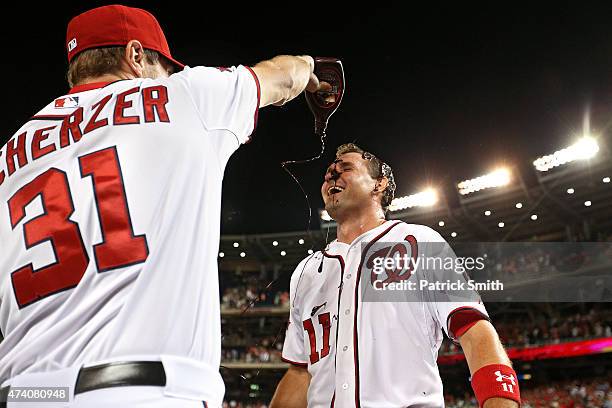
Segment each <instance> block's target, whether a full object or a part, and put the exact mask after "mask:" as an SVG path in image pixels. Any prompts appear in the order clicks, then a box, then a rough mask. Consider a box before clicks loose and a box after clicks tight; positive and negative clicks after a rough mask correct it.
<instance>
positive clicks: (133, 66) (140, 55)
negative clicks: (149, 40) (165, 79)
mask: <svg viewBox="0 0 612 408" xmlns="http://www.w3.org/2000/svg"><path fill="white" fill-rule="evenodd" d="M124 58H125V62H126V63H127V65H128V67H129V69H130V71H131V73H132V74H133V75H134V76H135V77H136V78H142V77H144V73H145V59H146V57H145V53H144V47H143V46H142V44H141V43H140V41H138V40H131V41H130V42H128V43H127V45H126V46H125V55H124Z"/></svg>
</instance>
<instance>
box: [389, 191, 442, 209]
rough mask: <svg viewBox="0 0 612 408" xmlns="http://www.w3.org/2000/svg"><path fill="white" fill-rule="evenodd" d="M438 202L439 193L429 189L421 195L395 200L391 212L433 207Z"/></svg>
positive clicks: (390, 207)
mask: <svg viewBox="0 0 612 408" xmlns="http://www.w3.org/2000/svg"><path fill="white" fill-rule="evenodd" d="M437 202H438V193H437V192H436V190H434V189H433V188H428V189H426V190H423V191H421V192H420V193H416V194H412V195H409V196H404V197H398V198H394V199H393V201H392V202H391V205H390V206H389V211H399V210H404V209H406V208H412V207H431V206H432V205H435V204H436V203H437Z"/></svg>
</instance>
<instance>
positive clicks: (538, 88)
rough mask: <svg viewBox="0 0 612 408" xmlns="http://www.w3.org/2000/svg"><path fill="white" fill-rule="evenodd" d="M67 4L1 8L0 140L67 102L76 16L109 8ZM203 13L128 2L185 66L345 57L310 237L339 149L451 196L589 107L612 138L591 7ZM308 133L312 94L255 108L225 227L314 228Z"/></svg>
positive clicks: (524, 159) (567, 136) (402, 190)
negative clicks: (68, 47)
mask: <svg viewBox="0 0 612 408" xmlns="http://www.w3.org/2000/svg"><path fill="white" fill-rule="evenodd" d="M72 3H76V2H70V3H68V2H64V3H61V2H53V4H52V5H49V6H46V7H44V8H41V7H40V6H38V5H37V6H33V5H31V4H30V5H26V4H24V5H22V6H18V7H21V9H17V10H16V11H13V7H11V11H10V12H8V11H6V13H5V14H4V19H3V24H2V28H1V31H0V32H1V34H2V38H3V40H4V41H3V47H2V48H3V54H4V57H3V61H2V70H3V71H4V75H3V77H4V81H3V88H4V98H3V99H4V103H3V108H2V110H1V115H2V122H1V123H2V127H1V129H2V132H1V134H2V136H0V141H1V142H2V144H3V143H4V142H5V141H6V140H7V139H8V138H9V137H10V136H11V135H12V134H13V133H14V132H15V131H16V130H17V129H18V128H19V126H20V125H21V124H22V123H23V122H24V121H25V120H27V118H29V117H30V116H31V115H32V114H34V113H35V112H36V111H37V110H39V109H40V108H41V107H43V106H44V105H46V104H47V103H49V102H50V101H51V100H52V99H54V98H55V97H57V96H60V95H63V94H65V93H66V92H67V84H66V82H65V79H64V78H65V70H66V67H67V63H66V57H65V48H64V40H65V38H64V37H65V28H66V24H67V23H68V21H69V19H70V18H71V17H72V16H74V15H76V14H78V13H79V12H82V11H85V10H86V9H89V8H92V7H94V6H98V5H101V4H108V3H102V2H91V3H87V2H78V4H72ZM201 3H202V5H201V6H199V7H198V8H197V9H194V8H193V7H194V6H193V3H191V2H188V3H187V2H182V3H181V2H165V3H155V2H125V3H123V4H126V5H133V6H139V7H143V8H146V9H148V10H149V11H151V12H153V14H155V15H156V16H157V18H158V19H159V21H160V23H161V25H162V27H163V28H164V31H165V33H166V36H167V38H168V41H169V43H170V47H171V49H172V53H173V55H174V57H175V58H177V59H179V60H181V61H183V62H185V63H186V64H188V65H191V66H195V65H211V66H228V65H238V64H248V65H254V64H255V63H256V62H258V61H260V60H262V59H267V58H271V57H273V56H274V55H277V54H310V55H313V56H314V55H322V56H335V57H338V58H340V59H341V60H342V62H343V64H344V68H345V75H346V81H347V82H346V88H347V90H346V93H345V95H344V100H343V102H342V105H341V107H340V109H339V110H338V111H337V112H336V114H335V115H334V116H333V117H332V118H331V120H330V124H329V127H328V135H329V137H328V145H329V148H328V150H327V151H326V154H325V157H324V159H323V160H321V161H318V162H316V163H313V164H309V165H305V166H298V167H296V168H295V173H296V174H297V176H298V177H299V178H300V179H301V180H302V182H303V184H304V187H305V188H306V190H307V191H308V192H309V193H310V195H311V201H312V204H313V207H314V208H313V215H314V217H315V227H316V225H317V224H316V223H317V221H316V209H317V208H318V207H319V206H320V205H321V203H322V201H321V198H320V197H319V193H318V191H319V187H320V183H321V181H322V174H323V171H324V168H325V166H326V165H327V163H328V162H329V160H330V159H331V157H332V155H333V152H334V150H335V147H336V146H337V145H339V144H341V143H344V142H348V141H354V142H357V143H358V144H360V145H362V146H363V147H364V148H366V149H367V150H370V151H372V152H373V153H374V154H376V155H378V156H380V157H381V158H383V159H384V160H385V161H387V162H388V163H389V164H390V165H391V166H392V167H393V169H394V173H395V177H396V181H397V183H398V190H397V193H398V194H399V195H406V194H411V193H414V192H417V191H419V190H421V189H422V188H424V187H425V186H427V185H432V186H436V187H441V188H442V189H443V191H446V190H447V191H448V192H452V186H453V183H454V182H456V181H458V180H460V179H464V178H471V177H475V176H478V175H481V174H483V173H485V172H487V171H489V170H491V169H492V168H493V167H495V166H496V165H499V164H502V163H505V164H509V165H518V166H520V167H521V168H524V170H525V171H529V164H530V162H531V161H532V160H533V159H534V158H536V157H537V156H539V155H542V154H547V153H550V152H552V151H554V150H557V149H559V148H562V147H564V146H566V145H567V144H569V143H571V142H572V141H573V140H574V139H575V136H576V134H578V133H580V132H581V129H582V122H583V116H584V114H585V112H586V111H590V112H591V127H592V129H593V130H594V131H595V132H600V133H603V134H607V133H606V130H607V129H606V127H607V125H608V122H610V119H612V18H610V17H611V16H612V10H605V9H602V8H599V9H595V8H594V7H591V6H588V5H584V3H582V2H580V3H579V2H574V3H573V6H563V5H560V4H558V3H556V4H555V5H554V7H550V6H548V7H546V6H538V7H539V8H534V7H535V6H533V5H527V4H526V5H524V6H521V7H519V6H517V5H516V3H506V5H500V4H496V5H495V7H493V6H481V5H473V6H466V5H465V2H464V4H462V7H461V8H450V7H448V6H446V5H444V6H443V3H441V2H438V3H436V5H434V6H431V7H430V8H428V9H424V8H415V6H402V7H401V8H400V7H399V6H398V7H392V6H389V7H380V8H371V7H369V8H365V7H364V8H359V9H355V8H354V7H352V8H350V9H349V8H343V7H341V6H339V5H338V6H327V5H326V6H325V8H324V9H319V10H318V9H316V6H315V4H317V3H315V2H309V3H306V2H304V3H303V11H302V12H301V13H299V14H298V13H297V11H296V10H295V9H293V8H290V9H287V8H286V6H287V4H288V3H286V2H285V3H284V6H282V7H280V6H279V7H278V8H276V9H272V8H271V7H270V8H265V7H264V6H262V5H257V4H256V3H252V4H251V5H250V6H243V5H240V3H237V2H215V5H214V6H213V7H212V8H211V7H210V5H209V4H207V3H211V2H201ZM330 3H331V2H330ZM368 3H372V2H368ZM380 3H381V4H382V3H383V2H380ZM224 4H227V6H224ZM262 4H263V3H262ZM296 4H297V3H296ZM372 4H373V3H372ZM406 4H409V3H406ZM511 6H512V7H511ZM245 7H246V8H245ZM312 128H313V120H312V115H311V113H310V111H309V110H308V108H307V106H306V103H305V101H304V98H303V97H302V96H301V97H299V98H298V99H296V100H295V101H293V102H291V103H289V104H288V105H286V106H284V107H282V108H276V107H267V108H264V109H262V110H261V111H260V115H259V126H258V128H257V131H256V134H255V138H254V140H253V141H252V142H251V143H250V144H248V145H247V146H244V147H242V148H241V149H240V150H239V151H238V152H236V153H235V154H234V156H233V157H232V159H231V160H230V162H229V164H228V167H227V170H226V174H225V182H224V194H223V214H222V216H223V218H222V232H223V233H256V232H262V233H263V232H280V231H293V230H303V229H304V228H305V226H306V214H307V208H306V204H305V201H304V197H303V195H302V193H301V191H300V189H299V187H298V186H297V185H296V184H295V183H294V182H293V181H292V179H291V178H290V177H289V176H288V175H287V174H286V173H285V172H284V171H283V170H282V169H281V168H280V165H279V163H280V162H281V161H283V160H287V159H298V158H306V157H309V156H312V155H314V154H316V153H318V151H319V149H320V147H319V143H318V140H317V138H315V136H314V135H313V132H312Z"/></svg>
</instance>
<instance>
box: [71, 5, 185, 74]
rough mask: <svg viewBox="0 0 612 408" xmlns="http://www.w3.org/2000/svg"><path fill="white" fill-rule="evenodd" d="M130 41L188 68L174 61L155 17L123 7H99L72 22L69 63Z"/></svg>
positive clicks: (144, 11)
mask: <svg viewBox="0 0 612 408" xmlns="http://www.w3.org/2000/svg"><path fill="white" fill-rule="evenodd" d="M131 40H138V41H140V43H141V44H142V46H143V47H144V48H147V49H150V50H153V51H157V52H158V53H160V54H161V55H163V56H164V57H166V58H167V59H168V60H170V61H171V62H172V63H174V64H175V65H177V66H178V67H179V68H180V69H183V67H184V66H185V64H181V63H180V62H178V61H177V60H175V59H174V58H172V55H171V54H170V48H169V47H168V42H167V41H166V36H165V35H164V32H163V31H162V29H161V27H160V26H159V23H158V22H157V19H156V18H155V17H154V16H153V14H151V13H149V12H148V11H146V10H142V9H139V8H133V7H126V6H121V5H111V6H103V7H98V8H95V9H92V10H89V11H86V12H84V13H83V14H79V15H78V16H76V17H74V18H73V19H72V20H70V22H69V23H68V30H67V32H66V48H67V50H68V62H70V61H72V59H73V58H74V57H75V56H76V55H77V54H78V53H80V52H81V51H85V50H88V49H91V48H100V47H113V46H123V45H126V44H127V43H128V42H129V41H131Z"/></svg>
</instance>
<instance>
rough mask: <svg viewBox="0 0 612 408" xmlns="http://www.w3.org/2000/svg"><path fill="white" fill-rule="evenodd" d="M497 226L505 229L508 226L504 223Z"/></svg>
mask: <svg viewBox="0 0 612 408" xmlns="http://www.w3.org/2000/svg"><path fill="white" fill-rule="evenodd" d="M497 226H498V227H499V228H504V227H505V226H506V224H504V223H503V222H500V223H499V224H497Z"/></svg>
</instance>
